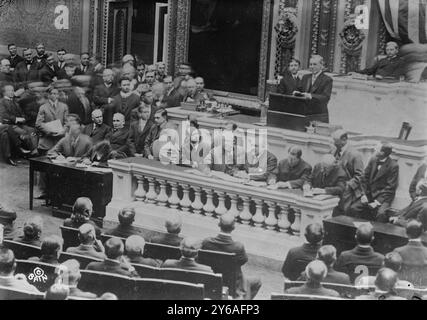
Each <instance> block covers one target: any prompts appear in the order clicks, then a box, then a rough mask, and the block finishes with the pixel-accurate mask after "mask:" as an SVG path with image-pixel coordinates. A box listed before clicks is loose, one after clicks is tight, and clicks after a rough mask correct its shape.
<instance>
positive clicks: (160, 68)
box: [156, 62, 166, 75]
mask: <svg viewBox="0 0 427 320" xmlns="http://www.w3.org/2000/svg"><path fill="white" fill-rule="evenodd" d="M156 69H157V72H158V73H159V74H161V75H163V74H165V71H166V65H165V63H164V62H157V63H156Z"/></svg>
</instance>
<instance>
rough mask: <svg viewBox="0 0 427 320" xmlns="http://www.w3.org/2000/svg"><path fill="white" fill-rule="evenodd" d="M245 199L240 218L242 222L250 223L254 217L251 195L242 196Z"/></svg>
mask: <svg viewBox="0 0 427 320" xmlns="http://www.w3.org/2000/svg"><path fill="white" fill-rule="evenodd" d="M242 200H243V210H242V211H241V212H240V219H241V222H242V224H246V225H247V224H249V223H250V222H251V219H252V215H251V212H250V209H249V208H250V203H251V197H248V196H245V197H242Z"/></svg>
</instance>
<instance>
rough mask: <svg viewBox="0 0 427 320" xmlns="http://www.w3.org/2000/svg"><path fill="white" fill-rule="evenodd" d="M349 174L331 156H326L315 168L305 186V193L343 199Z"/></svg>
mask: <svg viewBox="0 0 427 320" xmlns="http://www.w3.org/2000/svg"><path fill="white" fill-rule="evenodd" d="M346 181H347V174H346V173H345V171H344V169H343V168H342V166H341V165H340V164H339V163H337V161H336V159H335V157H334V156H333V155H331V154H325V155H324V156H323V157H322V160H321V162H320V163H318V164H316V165H315V166H314V169H313V172H312V173H311V176H310V178H309V179H308V181H306V182H305V184H304V186H303V190H304V191H309V190H311V192H312V193H313V195H318V194H329V195H334V196H338V197H341V196H342V194H343V192H344V190H345V186H346Z"/></svg>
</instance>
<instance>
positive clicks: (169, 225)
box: [151, 213, 182, 247]
mask: <svg viewBox="0 0 427 320" xmlns="http://www.w3.org/2000/svg"><path fill="white" fill-rule="evenodd" d="M165 229H166V231H167V233H161V234H158V235H156V236H153V237H152V238H151V242H152V243H159V244H164V245H168V246H173V247H179V246H180V245H181V241H182V237H180V236H179V234H180V233H181V229H182V218H181V215H180V214H178V213H176V214H170V215H168V217H167V218H166V220H165Z"/></svg>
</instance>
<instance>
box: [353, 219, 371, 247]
mask: <svg viewBox="0 0 427 320" xmlns="http://www.w3.org/2000/svg"><path fill="white" fill-rule="evenodd" d="M372 241H374V227H373V226H372V225H371V224H369V223H364V224H361V225H360V226H359V227H358V228H357V230H356V242H357V244H358V245H361V246H370V245H371V243H372Z"/></svg>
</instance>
